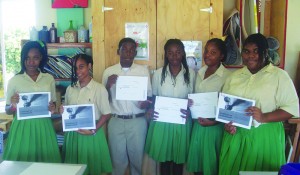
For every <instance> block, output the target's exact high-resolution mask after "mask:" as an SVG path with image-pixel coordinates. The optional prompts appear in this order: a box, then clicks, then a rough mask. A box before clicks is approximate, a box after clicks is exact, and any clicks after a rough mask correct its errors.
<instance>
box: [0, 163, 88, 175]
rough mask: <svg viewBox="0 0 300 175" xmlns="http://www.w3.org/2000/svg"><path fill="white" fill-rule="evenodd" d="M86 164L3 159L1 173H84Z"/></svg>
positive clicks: (44, 174) (67, 174)
mask: <svg viewBox="0 0 300 175" xmlns="http://www.w3.org/2000/svg"><path fill="white" fill-rule="evenodd" d="M85 169H86V165H84V164H64V163H41V162H22V161H3V162H2V163H1V164H0V174H5V175H41V174H43V175H53V174H55V175H82V174H83V173H84V171H85Z"/></svg>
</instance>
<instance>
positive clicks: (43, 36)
mask: <svg viewBox="0 0 300 175" xmlns="http://www.w3.org/2000/svg"><path fill="white" fill-rule="evenodd" d="M39 40H41V41H44V42H45V43H49V42H50V40H49V31H48V28H47V26H43V29H42V30H40V31H39Z"/></svg>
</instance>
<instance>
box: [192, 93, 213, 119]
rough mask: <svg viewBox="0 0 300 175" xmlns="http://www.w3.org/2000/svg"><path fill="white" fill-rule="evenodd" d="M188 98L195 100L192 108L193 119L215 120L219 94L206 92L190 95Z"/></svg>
mask: <svg viewBox="0 0 300 175" xmlns="http://www.w3.org/2000/svg"><path fill="white" fill-rule="evenodd" d="M188 98H189V99H192V100H193V102H194V103H193V105H192V106H191V107H190V110H191V114H192V118H194V119H197V118H199V117H201V118H215V117H216V110H217V106H218V92H206V93H196V94H188Z"/></svg>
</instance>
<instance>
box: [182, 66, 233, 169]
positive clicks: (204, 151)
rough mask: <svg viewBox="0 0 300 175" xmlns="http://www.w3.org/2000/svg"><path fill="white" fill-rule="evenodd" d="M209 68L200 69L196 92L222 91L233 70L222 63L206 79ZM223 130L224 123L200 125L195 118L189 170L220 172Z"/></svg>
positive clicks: (188, 162) (188, 161) (188, 163)
mask: <svg viewBox="0 0 300 175" xmlns="http://www.w3.org/2000/svg"><path fill="white" fill-rule="evenodd" d="M207 68H208V67H207V66H203V67H202V68H201V69H200V70H199V71H198V74H197V78H196V83H195V93H204V92H220V91H221V89H222V87H223V85H224V83H225V80H226V78H227V77H228V76H229V75H230V74H231V72H230V71H229V70H227V69H226V68H225V67H224V66H223V65H222V64H221V65H220V67H219V68H218V69H217V70H216V72H215V73H214V74H212V75H210V76H209V77H207V78H206V79H204V76H205V72H206V70H207ZM199 117H207V116H199ZM223 131H224V125H223V123H218V124H216V125H213V126H207V127H206V126H202V125H200V124H199V123H198V120H194V124H193V130H192V137H191V143H190V149H189V154H188V160H187V170H188V171H189V172H202V173H203V174H204V175H217V174H218V163H219V155H220V150H221V142H222V136H223Z"/></svg>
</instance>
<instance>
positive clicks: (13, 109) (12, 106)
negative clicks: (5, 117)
mask: <svg viewBox="0 0 300 175" xmlns="http://www.w3.org/2000/svg"><path fill="white" fill-rule="evenodd" d="M9 110H10V111H11V112H15V111H16V110H17V108H16V107H14V105H13V104H10V108H9Z"/></svg>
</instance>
